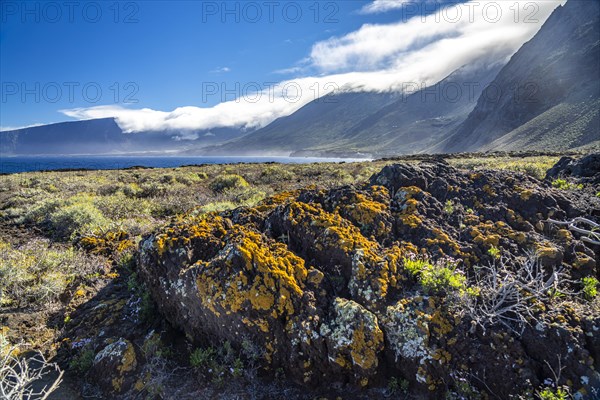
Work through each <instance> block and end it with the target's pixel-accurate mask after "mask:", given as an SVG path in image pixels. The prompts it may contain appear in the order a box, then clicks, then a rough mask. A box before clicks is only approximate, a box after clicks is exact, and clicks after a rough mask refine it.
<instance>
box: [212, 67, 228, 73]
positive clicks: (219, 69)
mask: <svg viewBox="0 0 600 400" xmlns="http://www.w3.org/2000/svg"><path fill="white" fill-rule="evenodd" d="M229 71H231V68H229V67H219V68H216V69H213V70H212V71H209V72H210V73H211V74H222V73H225V72H229Z"/></svg>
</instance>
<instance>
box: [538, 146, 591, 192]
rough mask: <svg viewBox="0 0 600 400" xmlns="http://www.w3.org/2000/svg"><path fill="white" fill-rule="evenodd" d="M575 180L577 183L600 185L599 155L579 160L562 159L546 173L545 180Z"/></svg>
mask: <svg viewBox="0 0 600 400" xmlns="http://www.w3.org/2000/svg"><path fill="white" fill-rule="evenodd" d="M557 178H575V179H577V181H578V182H585V183H591V184H596V185H597V184H600V153H595V154H590V155H588V156H585V157H583V158H580V159H573V158H571V157H562V158H561V159H560V160H559V161H558V162H557V163H556V165H554V166H553V167H552V168H551V169H549V170H548V172H547V173H546V179H550V180H552V179H557Z"/></svg>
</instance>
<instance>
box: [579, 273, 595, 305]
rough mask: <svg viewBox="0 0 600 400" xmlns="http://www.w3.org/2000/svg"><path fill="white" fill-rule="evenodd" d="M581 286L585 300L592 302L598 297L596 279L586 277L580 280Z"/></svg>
mask: <svg viewBox="0 0 600 400" xmlns="http://www.w3.org/2000/svg"><path fill="white" fill-rule="evenodd" d="M581 284H582V285H583V296H584V297H585V298H586V299H587V300H593V299H594V298H595V297H596V296H597V295H598V279H596V278H594V277H593V276H587V277H585V278H582V279H581Z"/></svg>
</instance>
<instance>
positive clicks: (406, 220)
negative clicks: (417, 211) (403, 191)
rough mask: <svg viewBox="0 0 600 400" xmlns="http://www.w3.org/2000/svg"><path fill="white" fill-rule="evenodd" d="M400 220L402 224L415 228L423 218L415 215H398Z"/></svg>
mask: <svg viewBox="0 0 600 400" xmlns="http://www.w3.org/2000/svg"><path fill="white" fill-rule="evenodd" d="M400 221H402V224H403V225H406V226H408V227H410V228H417V227H418V226H420V225H421V224H423V220H422V219H421V218H419V217H417V216H416V215H400Z"/></svg>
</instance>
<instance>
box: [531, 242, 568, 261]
mask: <svg viewBox="0 0 600 400" xmlns="http://www.w3.org/2000/svg"><path fill="white" fill-rule="evenodd" d="M536 253H537V255H538V257H540V258H541V259H543V260H544V259H545V260H551V261H555V260H558V259H560V258H561V257H562V252H561V251H560V249H558V248H557V247H555V246H554V245H552V244H551V243H549V242H546V243H538V244H537V245H536Z"/></svg>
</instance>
